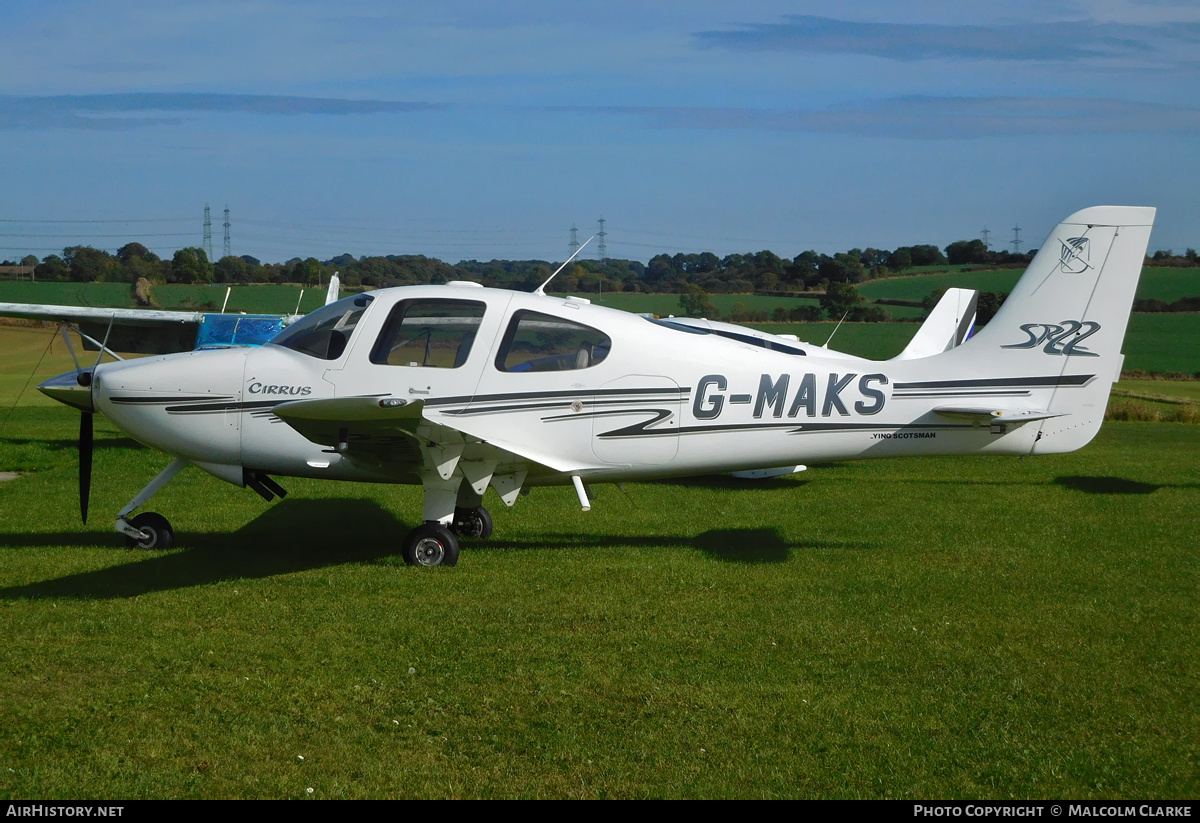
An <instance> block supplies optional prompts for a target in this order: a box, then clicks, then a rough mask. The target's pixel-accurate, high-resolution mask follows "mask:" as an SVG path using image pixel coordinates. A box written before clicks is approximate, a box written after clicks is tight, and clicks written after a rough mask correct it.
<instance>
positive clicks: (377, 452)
mask: <svg viewBox="0 0 1200 823" xmlns="http://www.w3.org/2000/svg"><path fill="white" fill-rule="evenodd" d="M424 406H425V404H424V402H423V401H421V400H414V401H405V400H404V399H402V398H394V397H389V396H367V397H335V398H328V399H316V400H289V401H287V402H284V403H280V404H278V405H276V406H275V407H274V408H273V409H272V411H273V413H274V414H275V416H276V417H278V418H279V419H280V420H282V421H283V422H285V423H287V424H288V425H289V426H291V427H292V428H293V429H295V430H296V431H297V432H299V433H300V434H302V435H303V436H304V437H306V438H308V439H309V440H311V441H312V442H314V443H317V444H320V445H322V446H329V447H331V448H334V449H336V450H337V451H338V453H340V454H344V455H346V456H347V457H350V458H351V459H363V460H370V461H379V462H388V463H397V464H405V465H407V466H409V467H413V466H414V464H420V465H421V466H424V467H426V468H429V469H433V470H436V471H437V472H438V474H439V475H441V477H442V478H443V479H449V478H450V476H451V475H452V474H453V473H454V470H455V468H456V467H460V468H461V469H462V473H463V475H464V476H465V477H466V478H467V480H468V481H470V482H471V484H472V485H473V486H476V488H477V490H478V491H480V492H481V493H482V490H480V489H479V488H478V486H479V483H480V482H482V486H483V488H484V489H486V488H487V486H488V480H490V479H491V478H492V475H493V472H496V471H500V470H501V469H498V467H501V468H503V467H507V469H506V476H508V477H512V476H514V474H515V473H517V471H518V469H517V468H516V467H518V466H527V465H529V464H536V466H538V467H543V468H544V469H549V470H550V471H551V472H553V473H562V474H571V473H574V472H578V471H581V470H585V469H589V468H594V467H593V466H590V465H586V466H584V465H574V464H571V463H568V462H566V461H564V460H562V459H561V458H559V457H557V456H555V455H552V454H548V453H543V452H541V451H539V450H538V449H536V448H531V447H529V446H528V445H526V444H523V443H517V442H510V441H507V440H497V439H496V438H494V437H487V438H485V437H482V436H478V435H475V434H472V433H471V432H470V431H468V430H467V428H470V427H469V425H468V427H467V428H464V427H462V426H461V425H460V421H458V420H455V421H454V423H453V425H450V424H448V423H445V422H441V421H440V420H435V419H431V418H430V417H429V416H427V414H426V412H425V408H424ZM418 455H419V456H418ZM519 473H520V477H521V480H523V479H524V476H525V470H524V469H520V470H519ZM499 479H501V478H499V477H497V480H499ZM492 485H494V486H496V489H497V491H498V492H500V495H501V497H504V498H505V502H506V503H508V504H509V505H512V503H511V502H510V501H509V499H508V497H507V496H506V494H507V492H506V491H505V489H504V488H503V486H502V485H501V484H500V483H498V482H493V483H492ZM520 485H521V484H520V482H519V481H518V482H517V483H516V486H515V488H514V490H513V492H512V493H513V495H515V494H516V491H518V490H519V489H520Z"/></svg>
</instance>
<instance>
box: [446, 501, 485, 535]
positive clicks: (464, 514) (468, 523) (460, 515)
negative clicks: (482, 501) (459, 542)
mask: <svg viewBox="0 0 1200 823" xmlns="http://www.w3.org/2000/svg"><path fill="white" fill-rule="evenodd" d="M454 533H455V534H457V535H458V536H459V537H466V538H469V539H471V540H487V539H488V538H489V537H491V536H492V515H491V514H489V513H488V510H487V509H485V508H484V507H483V506H476V507H475V508H473V509H455V510H454Z"/></svg>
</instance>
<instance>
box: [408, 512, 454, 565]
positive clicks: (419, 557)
mask: <svg viewBox="0 0 1200 823" xmlns="http://www.w3.org/2000/svg"><path fill="white" fill-rule="evenodd" d="M403 555H404V562H405V563H407V564H408V565H410V566H453V565H455V564H456V563H458V538H457V537H455V536H454V533H453V532H451V531H450V530H449V529H448V528H446V527H445V526H443V525H442V524H441V523H438V522H437V521H436V520H434V521H428V522H425V523H422V524H421V525H420V526H417V527H416V528H415V529H413V530H412V531H411V532H409V533H408V537H406V538H404V551H403Z"/></svg>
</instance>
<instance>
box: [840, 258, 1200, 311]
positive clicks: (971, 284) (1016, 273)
mask: <svg viewBox="0 0 1200 823" xmlns="http://www.w3.org/2000/svg"><path fill="white" fill-rule="evenodd" d="M1021 274H1022V272H1021V271H1020V270H1019V269H1009V270H1005V271H977V272H947V273H944V274H943V273H940V272H939V273H935V274H923V275H910V276H903V277H886V278H883V279H882V280H871V281H868V282H866V283H861V284H860V285H859V286H858V290H859V292H860V293H862V294H863V295H864V296H865V297H867V298H869V299H871V300H878V299H880V298H881V297H884V298H891V299H896V300H922V299H924V298H925V297H928V296H929V295H930V294H931V293H932V292H933V291H935V290H936V289H946V288H951V287H953V286H957V287H959V288H964V289H978V290H979V291H998V292H1005V293H1007V292H1010V291H1012V287H1013V286H1015V285H1016V283H1017V280H1019V279H1020V278H1021ZM1197 295H1200V269H1174V268H1156V267H1150V266H1147V267H1146V268H1144V269H1142V275H1141V278H1140V279H1139V280H1138V290H1137V296H1138V297H1139V298H1150V297H1154V298H1157V299H1159V300H1165V301H1167V302H1168V303H1173V302H1174V301H1176V300H1178V299H1179V298H1181V297H1195V296H1197Z"/></svg>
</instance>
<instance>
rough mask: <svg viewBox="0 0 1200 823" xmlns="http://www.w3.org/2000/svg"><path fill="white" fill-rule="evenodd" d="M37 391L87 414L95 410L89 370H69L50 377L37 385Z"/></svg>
mask: <svg viewBox="0 0 1200 823" xmlns="http://www.w3.org/2000/svg"><path fill="white" fill-rule="evenodd" d="M38 391H40V392H41V393H42V394H44V395H46V396H47V397H49V398H50V399H52V400H57V401H58V402H59V403H65V404H66V405H68V406H72V407H74V408H76V409H79V410H80V411H85V412H88V413H89V414H90V413H92V412H95V411H96V405H95V403H94V402H93V400H92V373H91V371H90V370H85V371H69V372H64V373H63V374H60V375H58V376H57V377H51V378H50V379H49V380H47V381H46V382H45V383H42V384H41V385H39V386H38Z"/></svg>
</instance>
